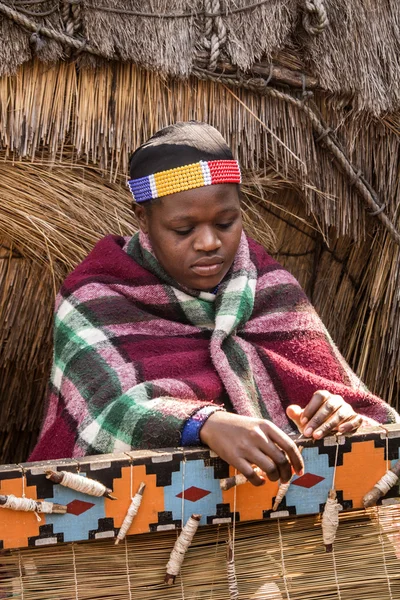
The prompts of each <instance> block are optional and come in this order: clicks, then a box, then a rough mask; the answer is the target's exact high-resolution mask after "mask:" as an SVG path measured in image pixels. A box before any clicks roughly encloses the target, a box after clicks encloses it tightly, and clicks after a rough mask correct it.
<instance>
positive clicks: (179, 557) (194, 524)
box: [164, 515, 201, 585]
mask: <svg viewBox="0 0 400 600" xmlns="http://www.w3.org/2000/svg"><path fill="white" fill-rule="evenodd" d="M200 519H201V515H192V516H191V517H190V519H188V521H187V523H186V525H185V526H184V527H183V529H182V531H181V533H180V535H179V537H178V539H177V540H176V542H175V545H174V547H173V550H172V552H171V555H170V557H169V561H168V564H167V567H166V571H167V572H166V574H165V579H164V583H167V584H168V585H172V584H174V583H175V579H176V576H177V575H179V572H180V570H181V566H182V563H183V559H184V558H185V554H186V552H187V551H188V548H189V546H190V544H191V543H192V540H193V537H194V534H195V533H196V531H197V528H198V526H199V523H200Z"/></svg>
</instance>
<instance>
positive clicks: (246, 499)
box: [222, 467, 278, 521]
mask: <svg viewBox="0 0 400 600" xmlns="http://www.w3.org/2000/svg"><path fill="white" fill-rule="evenodd" d="M234 474H235V469H234V468H233V467H229V476H233V475H234ZM235 489H236V511H239V512H240V520H241V521H253V520H257V519H262V518H263V510H268V509H272V499H273V498H274V497H275V496H276V493H277V491H278V483H277V482H276V481H275V482H272V481H269V480H267V481H266V483H265V484H264V485H261V486H259V487H256V486H254V485H252V484H251V483H249V482H247V483H244V484H243V485H238V486H236V488H232V489H230V490H228V491H223V492H222V501H223V502H224V503H227V502H229V504H230V507H231V511H232V512H233V511H234V506H235Z"/></svg>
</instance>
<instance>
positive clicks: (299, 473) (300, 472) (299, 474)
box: [298, 469, 304, 477]
mask: <svg viewBox="0 0 400 600" xmlns="http://www.w3.org/2000/svg"><path fill="white" fill-rule="evenodd" d="M303 475H304V469H300V471H299V472H298V476H299V477H302V476H303Z"/></svg>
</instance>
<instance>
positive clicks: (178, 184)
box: [128, 160, 242, 202]
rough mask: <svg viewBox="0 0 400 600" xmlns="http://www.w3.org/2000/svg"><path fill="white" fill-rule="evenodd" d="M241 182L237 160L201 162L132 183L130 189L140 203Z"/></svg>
mask: <svg viewBox="0 0 400 600" xmlns="http://www.w3.org/2000/svg"><path fill="white" fill-rule="evenodd" d="M241 182H242V176H241V173H240V167H239V163H238V162H237V160H208V161H205V160H200V161H199V162H197V163H193V164H191V165H185V166H183V167H176V168H175V169H168V171H160V172H159V173H154V175H148V176H147V177H140V178H139V179H130V180H129V181H128V185H129V189H130V190H131V192H132V196H133V199H134V200H135V201H136V202H146V200H153V199H154V198H161V196H168V195H169V194H176V193H177V192H184V191H186V190H193V189H194V188H199V187H203V186H205V185H216V184H218V183H241Z"/></svg>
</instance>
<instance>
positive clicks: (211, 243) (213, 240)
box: [194, 227, 221, 252]
mask: <svg viewBox="0 0 400 600" xmlns="http://www.w3.org/2000/svg"><path fill="white" fill-rule="evenodd" d="M220 247H221V240H220V239H219V237H218V235H217V232H216V231H215V230H214V229H212V228H211V227H207V228H203V229H201V230H200V231H199V233H198V235H197V237H196V239H195V241H194V249H195V250H196V251H198V252H212V251H213V250H218V248H220Z"/></svg>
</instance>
